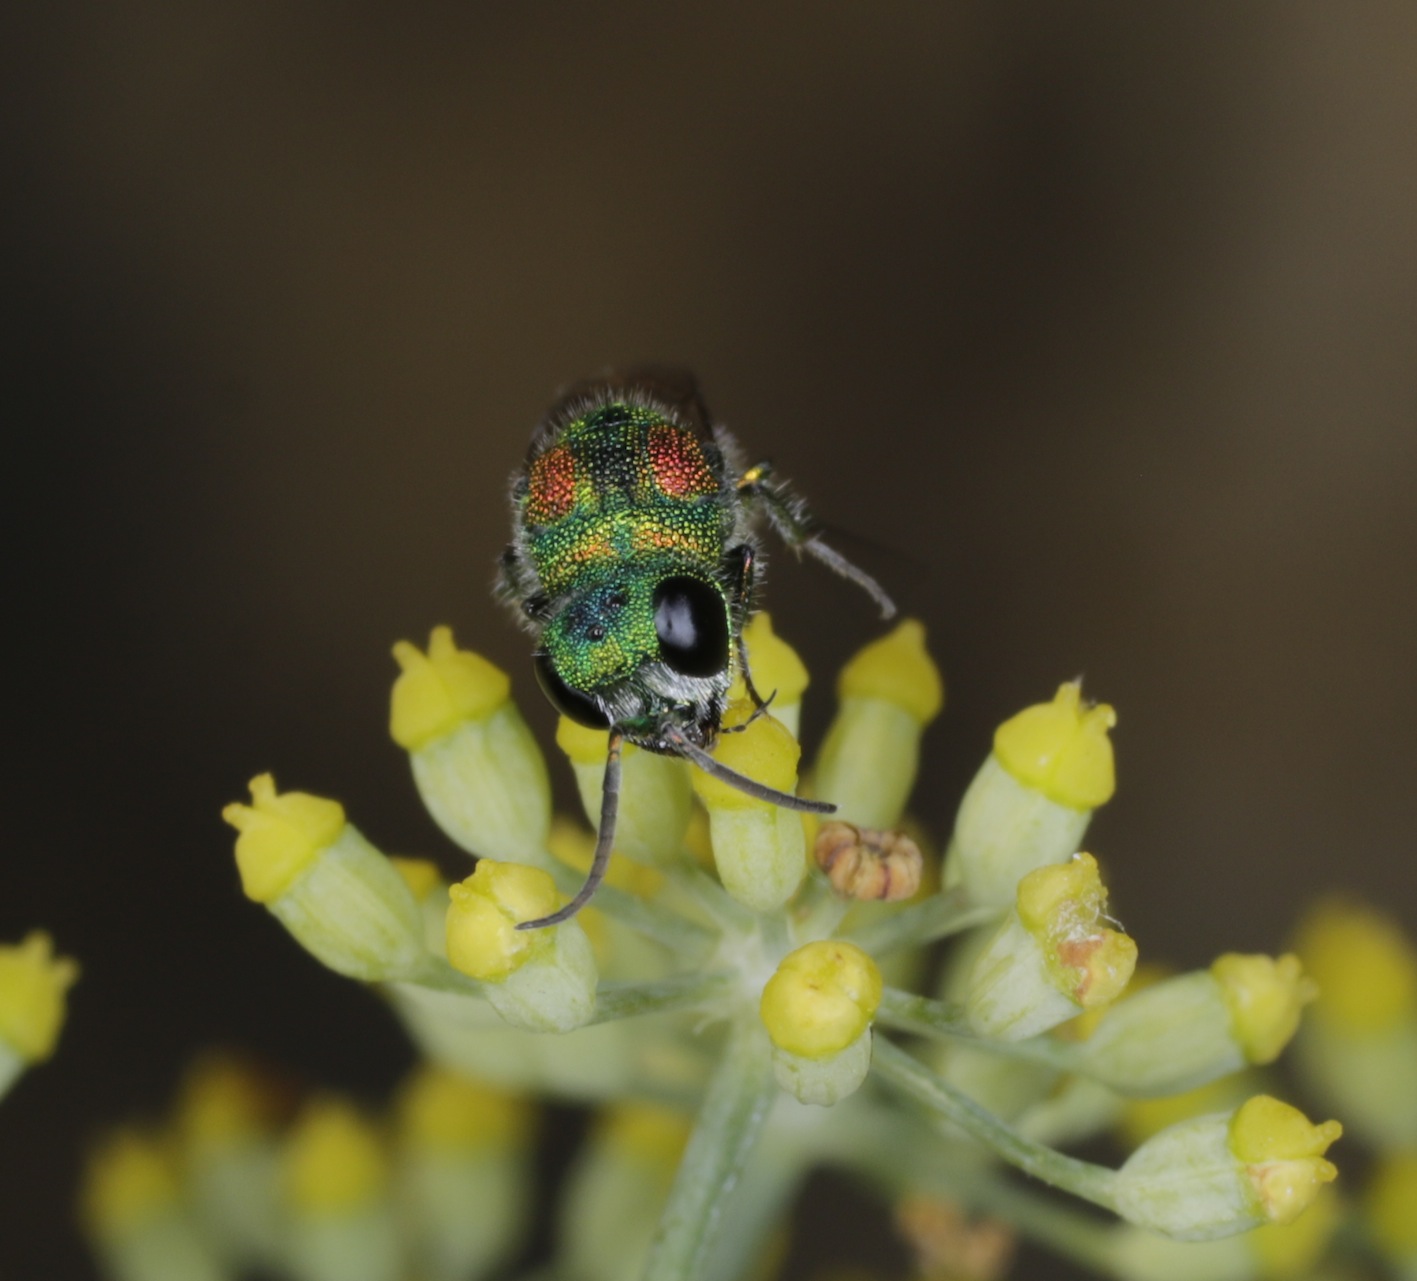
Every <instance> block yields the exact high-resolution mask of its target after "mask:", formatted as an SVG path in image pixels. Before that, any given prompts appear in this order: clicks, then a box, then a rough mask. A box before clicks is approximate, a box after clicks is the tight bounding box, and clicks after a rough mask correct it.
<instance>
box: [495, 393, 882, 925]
mask: <svg viewBox="0 0 1417 1281" xmlns="http://www.w3.org/2000/svg"><path fill="white" fill-rule="evenodd" d="M763 520H766V522H767V523H768V524H770V525H771V526H772V527H773V528H774V529H775V530H776V531H777V532H778V534H779V535H781V537H782V538H783V540H784V541H785V542H786V543H787V545H788V546H789V547H791V548H793V549H794V550H795V551H797V552H799V553H801V552H807V553H808V554H809V555H811V556H814V557H816V558H817V559H818V560H820V561H823V562H824V563H825V564H826V565H828V566H830V568H832V569H833V570H835V571H836V572H837V573H838V574H841V575H842V576H844V577H846V578H849V579H851V580H852V581H853V582H855V583H857V584H858V585H859V586H861V587H862V588H864V589H865V591H866V592H868V593H869V594H870V596H871V597H872V599H873V600H875V602H876V604H877V605H878V606H879V607H880V610H881V614H882V616H883V617H885V618H889V617H891V616H892V615H893V614H894V613H895V606H894V605H893V604H892V603H891V600H890V597H888V596H887V595H886V593H885V592H884V591H883V590H882V589H881V587H880V585H879V584H878V583H877V582H876V581H875V579H873V578H871V577H870V576H869V575H868V574H866V573H864V572H863V571H862V570H860V569H858V568H857V567H856V566H855V565H853V564H851V563H850V562H849V561H847V560H846V559H845V558H844V557H842V556H841V555H840V554H839V553H838V552H836V551H834V550H833V549H832V548H831V547H829V546H827V544H825V543H824V542H823V541H822V540H821V537H820V536H819V533H818V530H817V527H816V525H815V523H814V522H813V519H812V517H811V515H810V513H809V512H808V511H807V509H806V507H805V506H804V505H803V503H802V502H801V500H800V499H798V498H796V497H795V496H794V495H793V494H792V493H791V492H790V490H788V489H787V487H786V486H785V485H784V484H782V482H780V481H778V480H777V479H775V478H774V476H773V473H772V468H771V467H770V466H769V465H768V464H767V463H759V464H757V465H756V466H753V467H747V468H745V467H743V466H742V463H741V460H740V457H739V452H738V447H737V444H736V443H735V442H734V440H733V438H732V437H731V436H729V434H728V433H727V432H726V431H724V430H723V428H721V427H715V426H713V425H712V422H711V420H710V418H709V415H708V411H707V409H706V408H705V407H704V402H703V398H702V396H701V395H700V393H699V390H698V387H697V385H696V383H695V381H694V379H693V377H692V376H691V375H689V374H686V373H681V372H678V371H672V370H658V369H648V370H636V371H633V372H630V373H627V374H625V375H623V376H616V375H611V376H607V377H606V378H603V379H597V380H592V381H589V382H585V383H582V384H580V385H578V386H576V387H573V388H572V389H571V390H570V391H569V392H567V393H566V394H565V395H564V396H563V397H562V398H561V399H560V400H559V401H558V402H557V403H556V404H555V405H554V406H553V407H552V408H551V410H550V411H549V412H548V413H547V415H546V417H545V419H544V420H543V421H542V424H541V426H540V428H539V429H538V431H537V432H536V435H535V437H534V438H533V440H532V444H531V450H530V453H529V455H528V459H527V465H526V467H525V469H524V470H522V471H519V472H518V473H517V474H516V476H515V477H514V478H513V481H512V541H511V544H510V546H508V548H507V550H506V552H505V553H503V556H502V560H501V573H500V580H499V591H500V594H501V595H502V596H504V597H505V598H506V599H507V600H508V601H509V602H511V603H512V604H513V605H514V606H515V608H516V610H517V612H518V614H519V616H520V617H521V619H522V621H523V622H524V623H525V624H526V625H527V626H528V627H529V628H530V630H531V631H532V632H533V634H534V635H535V636H536V638H537V647H536V652H535V663H536V674H537V679H538V680H539V681H540V683H541V687H542V689H543V691H544V692H545V693H546V696H547V698H548V699H550V700H551V703H552V704H553V705H554V706H555V707H556V708H557V710H558V711H560V712H562V713H564V714H565V715H566V716H568V717H570V718H571V719H572V720H574V721H577V722H579V723H580V724H582V725H589V726H593V727H596V728H604V729H608V730H609V731H610V735H609V749H608V756H607V758H606V764H605V782H604V788H603V791H602V795H601V806H600V834H599V839H598V841H597V843H596V849H595V858H594V861H593V862H592V865H591V870H590V874H589V876H588V877H587V879H586V882H585V884H584V885H583V886H582V887H581V890H580V892H579V893H578V894H577V895H576V896H575V898H574V899H572V900H571V902H569V903H568V904H567V905H566V906H565V907H563V908H562V909H561V910H560V911H559V912H557V913H555V914H554V915H552V916H548V917H546V918H544V919H542V920H537V921H528V922H526V923H524V924H523V925H522V926H521V927H520V928H521V929H536V928H539V927H541V926H545V925H552V924H555V923H556V922H557V921H562V920H565V919H566V918H567V917H569V916H572V915H574V914H575V913H576V912H577V911H579V910H580V909H581V907H583V906H584V905H585V903H586V902H587V901H588V900H589V899H590V897H591V895H592V894H594V892H595V889H596V887H597V886H598V885H599V884H600V881H601V879H602V878H603V876H604V875H605V869H606V866H607V865H608V863H609V861H610V851H611V848H612V846H613V844H614V840H615V816H616V811H617V809H618V805H619V797H620V752H621V747H622V745H623V744H624V743H625V742H629V743H633V744H635V745H636V746H638V747H642V748H646V749H648V750H649V751H652V752H663V753H666V754H669V755H673V756H682V757H684V758H686V759H687V760H689V761H692V762H693V763H694V764H695V765H696V766H698V767H699V768H700V769H702V770H705V771H707V772H708V773H710V774H713V775H715V776H716V777H718V778H720V779H722V780H724V781H725V782H727V783H730V784H731V785H733V786H734V787H737V788H739V789H740V790H741V791H744V792H746V793H748V794H749V795H752V796H756V797H758V798H759V799H761V800H765V801H769V802H771V803H772V804H775V805H782V806H785V807H787V808H789V809H799V810H811V811H816V812H820V813H830V812H832V810H833V809H834V808H835V807H834V806H832V805H830V804H828V803H825V802H821V801H809V800H804V799H802V798H800V797H796V796H790V795H787V794H786V793H783V792H779V791H775V790H774V789H772V788H769V787H765V786H764V785H763V784H761V783H756V782H754V781H753V780H752V779H750V778H746V777H744V776H743V775H741V774H738V773H736V772H735V771H733V770H730V769H728V768H726V767H725V766H723V765H720V764H719V763H718V762H717V761H716V760H714V758H713V757H712V756H711V755H710V754H709V749H710V748H711V747H712V746H713V742H714V739H715V738H716V736H717V735H718V733H719V729H720V725H721V722H722V718H723V712H724V707H725V704H726V702H727V697H728V690H729V687H730V686H731V685H732V683H733V678H734V675H735V673H736V672H737V671H739V670H741V671H742V673H743V678H744V683H745V685H746V686H747V689H748V693H749V696H750V697H751V698H752V700H753V702H754V703H755V704H756V706H757V708H758V710H759V712H761V711H762V710H763V709H765V708H766V707H767V703H768V702H770V701H771V696H769V699H768V700H767V701H764V700H763V699H762V698H761V697H760V696H759V695H758V692H757V690H756V689H755V688H754V687H753V682H752V678H751V675H750V673H749V671H748V663H747V654H746V652H745V650H744V646H743V639H742V637H743V626H744V624H745V623H746V621H747V619H748V617H749V615H750V614H751V613H752V609H753V591H754V586H755V579H756V577H757V570H758V568H759V566H760V564H761V561H762V556H761V552H760V548H759V541H758V537H757V534H756V528H757V526H758V525H759V524H761V523H762V521H763Z"/></svg>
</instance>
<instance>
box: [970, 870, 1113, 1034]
mask: <svg viewBox="0 0 1417 1281" xmlns="http://www.w3.org/2000/svg"><path fill="white" fill-rule="evenodd" d="M1106 906H1107V891H1106V889H1105V888H1104V887H1103V885H1102V879H1101V876H1100V875H1099V874H1098V870H1097V861H1096V860H1095V859H1094V858H1093V857H1092V855H1091V854H1078V855H1076V856H1075V857H1074V858H1073V859H1072V860H1071V861H1069V862H1067V863H1064V864H1053V865H1050V866H1048V867H1040V868H1039V869H1038V870H1037V871H1034V872H1030V873H1029V874H1028V875H1027V876H1026V877H1024V878H1023V880H1022V881H1020V882H1019V885H1018V896H1017V906H1016V907H1015V908H1014V910H1013V911H1011V912H1010V913H1009V915H1008V916H1007V917H1006V918H1005V919H1004V923H1003V924H1002V925H1001V926H1000V928H999V930H998V932H997V933H996V934H995V935H994V937H993V939H992V940H991V941H990V942H989V944H988V946H986V947H985V949H984V950H983V952H981V953H980V955H979V957H978V959H977V960H976V961H975V963H974V966H973V969H972V970H971V971H970V981H969V992H968V996H967V998H966V1001H965V1007H966V1012H967V1016H968V1018H969V1022H970V1024H971V1026H972V1027H973V1028H974V1030H975V1031H976V1032H977V1033H978V1034H979V1035H980V1036H988V1037H995V1038H997V1039H999V1040H1004V1041H1020V1040H1023V1039H1024V1038H1026V1037H1030V1036H1036V1035H1037V1034H1038V1033H1039V1032H1046V1031H1047V1030H1048V1029H1049V1028H1050V1027H1055V1026H1057V1025H1058V1024H1059V1023H1062V1022H1064V1021H1066V1020H1067V1019H1070V1018H1073V1017H1074V1016H1075V1015H1077V1014H1078V1013H1079V1012H1081V1011H1082V1010H1086V1009H1091V1008H1093V1007H1094V1006H1098V1005H1105V1004H1106V1003H1107V1002H1109V1001H1112V1000H1115V999H1116V997H1117V996H1118V995H1119V994H1120V993H1121V992H1122V990H1123V989H1124V988H1125V987H1126V985H1127V981H1128V980H1129V979H1130V978H1131V976H1132V970H1133V969H1134V968H1135V966H1136V958H1137V947H1136V944H1135V943H1134V942H1133V941H1132V940H1131V938H1130V937H1128V936H1127V935H1126V934H1123V933H1121V932H1119V931H1117V930H1113V929H1110V928H1108V927H1107V926H1105V925H1103V924H1102V922H1103V920H1104V919H1106V918H1105V909H1106Z"/></svg>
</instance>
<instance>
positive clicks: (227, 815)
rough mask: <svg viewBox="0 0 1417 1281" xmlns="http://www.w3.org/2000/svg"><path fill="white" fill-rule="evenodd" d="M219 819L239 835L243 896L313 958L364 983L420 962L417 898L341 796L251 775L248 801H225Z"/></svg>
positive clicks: (398, 974)
mask: <svg viewBox="0 0 1417 1281" xmlns="http://www.w3.org/2000/svg"><path fill="white" fill-rule="evenodd" d="M222 818H224V819H225V820H226V821H227V822H228V823H229V824H231V826H232V827H234V828H235V829H236V830H237V832H238V833H240V835H238V836H237V838H236V864H237V867H238V869H239V870H240V872H241V885H242V888H243V889H244V890H245V891H246V896H247V897H248V898H250V899H254V900H255V901H256V902H257V903H261V904H264V906H265V907H266V908H267V910H269V911H270V913H271V915H273V916H274V917H276V919H277V920H279V921H280V922H281V924H282V925H284V926H285V928H286V929H287V930H289V931H290V933H291V934H292V935H293V936H294V937H295V939H296V941H297V942H298V943H299V944H300V945H301V946H302V947H304V948H305V950H306V951H308V952H310V953H311V954H312V955H313V956H314V957H315V958H316V959H317V960H319V961H321V962H322V963H323V964H325V965H327V966H329V968H330V969H332V970H335V971H336V972H337V973H340V974H343V975H346V976H347V977H349V978H354V979H362V980H365V981H377V980H383V979H396V978H399V977H402V976H406V975H407V974H409V973H411V972H412V971H413V970H414V969H416V968H417V967H418V965H419V964H420V963H421V962H422V961H423V959H424V956H425V950H424V946H423V922H422V919H421V917H420V914H419V910H418V904H417V903H416V902H415V901H414V898H413V895H412V894H411V893H410V892H409V888H408V886H407V885H406V884H405V883H404V880H403V878H402V877H401V876H400V875H399V873H398V871H397V870H396V869H395V868H394V866H393V865H392V864H391V863H390V862H389V860H388V859H387V858H385V857H384V856H383V855H382V854H381V853H379V851H378V850H376V849H375V848H374V847H373V846H372V845H370V844H369V842H368V841H366V840H365V839H364V837H363V836H361V835H360V834H359V832H358V831H357V830H355V828H354V827H352V826H351V825H350V824H348V823H347V822H345V818H344V810H343V809H342V808H341V806H340V805H339V804H338V803H337V802H335V801H330V800H325V799H323V798H322V797H318V796H310V795H308V794H307V793H305V792H284V793H277V791H276V785H275V780H274V779H273V778H272V777H271V776H270V775H269V774H262V775H260V776H259V777H257V778H254V779H252V780H251V804H250V805H241V804H231V805H228V806H227V807H226V808H225V809H224V810H222Z"/></svg>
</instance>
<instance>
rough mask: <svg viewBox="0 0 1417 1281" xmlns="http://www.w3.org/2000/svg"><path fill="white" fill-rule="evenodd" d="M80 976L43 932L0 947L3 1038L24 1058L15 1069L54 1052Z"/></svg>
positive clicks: (0, 1019) (0, 1037) (1, 1031)
mask: <svg viewBox="0 0 1417 1281" xmlns="http://www.w3.org/2000/svg"><path fill="white" fill-rule="evenodd" d="M78 977H79V967H78V964H77V963H76V962H74V961H71V960H69V958H68V957H62V956H59V957H56V956H55V955H54V944H53V943H52V942H51V941H50V938H49V935H48V934H45V933H44V932H43V931H40V930H35V931H34V932H32V933H30V934H28V935H26V936H25V940H24V942H23V943H18V944H11V945H9V946H3V947H0V1042H3V1043H4V1045H5V1046H6V1047H8V1048H9V1050H10V1051H11V1052H12V1053H13V1054H14V1055H15V1057H16V1058H17V1059H18V1060H19V1063H18V1064H16V1065H15V1070H18V1068H19V1066H21V1065H23V1064H28V1063H40V1062H42V1061H43V1060H45V1059H47V1058H48V1057H49V1056H50V1055H51V1054H53V1053H54V1047H55V1045H57V1044H58V1041H59V1030H60V1028H62V1027H63V1026H64V1012H65V994H66V993H67V992H68V990H69V988H70V987H71V986H72V985H73V983H74V980H75V979H77V978H78ZM2 1088H3V1087H0V1089H2Z"/></svg>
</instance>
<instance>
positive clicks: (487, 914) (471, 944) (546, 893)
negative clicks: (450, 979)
mask: <svg viewBox="0 0 1417 1281" xmlns="http://www.w3.org/2000/svg"><path fill="white" fill-rule="evenodd" d="M448 895H449V898H450V899H451V900H452V906H451V907H450V908H449V909H448V960H449V961H450V962H452V964H453V965H454V966H455V967H456V968H457V969H459V970H461V971H462V972H463V973H464V974H469V975H471V976H472V977H473V978H475V979H482V980H484V981H486V982H494V983H495V982H496V981H498V980H499V979H504V978H506V977H507V975H509V974H511V973H512V971H513V970H515V969H517V968H519V967H520V966H522V965H524V964H526V962H527V961H529V960H530V959H531V958H532V957H533V956H535V955H539V954H544V953H545V952H546V950H547V949H548V948H549V947H550V946H551V944H552V939H553V933H554V929H555V928H556V927H552V928H551V929H546V930H519V929H517V926H518V925H519V924H520V923H521V922H523V921H536V920H540V919H541V918H542V917H544V916H550V915H551V913H553V912H554V911H556V909H557V908H558V907H560V906H561V902H560V898H559V896H558V895H557V893H556V883H555V882H554V881H553V880H552V879H551V876H550V874H549V873H547V872H543V871H542V870H541V869H540V868H536V867H524V866H522V865H521V864H519V863H494V862H493V861H492V860H491V859H482V860H481V861H480V862H479V863H478V865H477V870H476V871H474V872H473V874H472V875H471V876H469V877H468V878H467V879H466V880H465V881H461V882H459V883H458V884H456V885H453V886H452V887H450V888H449V890H448Z"/></svg>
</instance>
